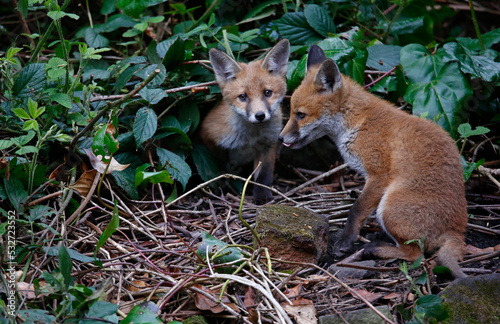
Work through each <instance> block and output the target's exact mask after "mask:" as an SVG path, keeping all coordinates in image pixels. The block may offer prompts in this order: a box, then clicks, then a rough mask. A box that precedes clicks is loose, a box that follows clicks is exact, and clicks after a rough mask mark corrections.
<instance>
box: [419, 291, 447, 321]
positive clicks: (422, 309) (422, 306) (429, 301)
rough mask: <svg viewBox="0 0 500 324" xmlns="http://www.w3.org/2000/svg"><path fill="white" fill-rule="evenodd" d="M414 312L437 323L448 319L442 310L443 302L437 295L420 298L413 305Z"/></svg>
mask: <svg viewBox="0 0 500 324" xmlns="http://www.w3.org/2000/svg"><path fill="white" fill-rule="evenodd" d="M415 310H416V311H417V312H419V313H424V314H425V316H426V317H428V318H432V319H435V320H437V321H443V320H445V319H447V318H448V317H449V315H448V313H447V312H446V310H445V309H444V308H443V300H442V299H441V297H439V296H437V295H425V296H422V297H420V298H419V299H418V300H417V301H416V303H415Z"/></svg>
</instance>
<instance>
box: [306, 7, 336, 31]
mask: <svg viewBox="0 0 500 324" xmlns="http://www.w3.org/2000/svg"><path fill="white" fill-rule="evenodd" d="M304 16H305V17H306V20H307V23H308V24H309V25H310V26H311V27H312V28H314V30H315V31H317V32H318V33H319V34H320V35H322V36H324V37H327V36H328V34H329V33H330V34H333V33H335V24H334V23H333V19H332V18H331V17H330V14H329V13H328V11H326V10H325V9H324V8H323V7H320V6H318V5H315V4H308V5H306V6H305V8H304Z"/></svg>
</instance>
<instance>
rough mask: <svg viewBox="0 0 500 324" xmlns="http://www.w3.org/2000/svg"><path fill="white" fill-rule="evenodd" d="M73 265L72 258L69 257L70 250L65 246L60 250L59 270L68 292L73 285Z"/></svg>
mask: <svg viewBox="0 0 500 324" xmlns="http://www.w3.org/2000/svg"><path fill="white" fill-rule="evenodd" d="M72 266H73V264H72V263H71V257H70V256H69V253H68V250H67V249H66V247H65V246H64V245H62V246H61V247H60V248H59V270H60V271H61V274H62V276H63V278H64V286H65V287H66V290H68V288H69V286H70V285H71V281H72V278H71V268H72Z"/></svg>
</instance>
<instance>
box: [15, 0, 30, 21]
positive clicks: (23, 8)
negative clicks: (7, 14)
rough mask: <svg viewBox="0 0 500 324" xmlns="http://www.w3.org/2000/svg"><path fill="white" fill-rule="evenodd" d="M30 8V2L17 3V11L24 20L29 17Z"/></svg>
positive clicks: (21, 0) (21, 1)
mask: <svg viewBox="0 0 500 324" xmlns="http://www.w3.org/2000/svg"><path fill="white" fill-rule="evenodd" d="M28 7H29V1H28V0H19V1H18V2H17V10H19V12H20V13H21V15H22V17H23V18H26V16H27V15H28Z"/></svg>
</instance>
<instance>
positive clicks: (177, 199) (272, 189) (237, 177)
mask: <svg viewBox="0 0 500 324" xmlns="http://www.w3.org/2000/svg"><path fill="white" fill-rule="evenodd" d="M224 178H231V179H236V180H241V181H246V180H247V179H245V178H243V177H240V176H237V175H234V174H230V173H225V174H221V175H220V176H217V177H215V178H213V179H210V180H208V181H206V182H204V183H202V184H200V185H198V186H196V187H195V188H193V189H191V190H189V191H188V192H186V193H184V194H183V195H181V196H179V197H177V198H176V199H174V200H173V201H171V202H170V203H168V204H167V205H165V208H168V207H170V206H172V205H173V204H175V203H177V202H178V201H180V200H182V199H184V198H185V197H187V196H189V195H190V194H192V193H193V192H195V191H197V190H200V189H202V188H203V187H206V186H207V185H209V184H211V183H212V182H216V181H219V180H220V179H224ZM249 183H250V184H253V185H254V186H260V187H263V188H266V189H268V190H271V191H272V192H274V193H275V194H278V195H280V196H281V197H283V198H284V199H286V200H288V201H290V202H293V203H294V204H297V202H296V201H295V200H293V199H291V198H288V197H287V196H286V195H285V194H283V193H282V192H280V191H278V190H276V189H274V188H272V187H269V186H266V185H263V184H261V183H258V182H255V181H249Z"/></svg>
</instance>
